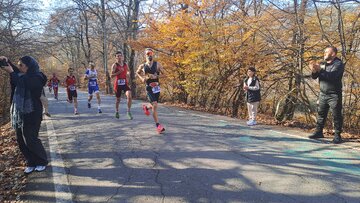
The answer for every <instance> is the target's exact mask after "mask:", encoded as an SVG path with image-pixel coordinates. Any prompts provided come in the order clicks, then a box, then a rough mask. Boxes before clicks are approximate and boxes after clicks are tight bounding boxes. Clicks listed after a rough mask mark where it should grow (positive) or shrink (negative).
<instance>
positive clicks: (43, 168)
mask: <svg viewBox="0 0 360 203" xmlns="http://www.w3.org/2000/svg"><path fill="white" fill-rule="evenodd" d="M45 169H46V166H36V167H35V171H38V172H41V171H44V170H45Z"/></svg>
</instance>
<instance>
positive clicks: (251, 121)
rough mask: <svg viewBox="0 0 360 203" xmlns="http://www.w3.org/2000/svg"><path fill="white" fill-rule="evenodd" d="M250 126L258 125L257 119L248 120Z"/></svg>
mask: <svg viewBox="0 0 360 203" xmlns="http://www.w3.org/2000/svg"><path fill="white" fill-rule="evenodd" d="M247 125H248V126H253V125H256V121H255V120H250V121H249V122H247Z"/></svg>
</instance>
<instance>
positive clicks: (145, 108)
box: [143, 104, 150, 116]
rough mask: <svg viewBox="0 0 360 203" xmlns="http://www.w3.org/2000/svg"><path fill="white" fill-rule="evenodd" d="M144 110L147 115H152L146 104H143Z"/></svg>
mask: <svg viewBox="0 0 360 203" xmlns="http://www.w3.org/2000/svg"><path fill="white" fill-rule="evenodd" d="M143 110H144V114H145V115H147V116H149V115H150V111H149V109H148V107H147V106H146V105H145V104H143Z"/></svg>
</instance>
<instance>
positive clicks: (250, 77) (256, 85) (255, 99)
mask: <svg viewBox="0 0 360 203" xmlns="http://www.w3.org/2000/svg"><path fill="white" fill-rule="evenodd" d="M255 73H256V69H255V67H249V68H248V70H247V77H246V78H245V80H244V85H243V89H244V91H245V93H246V94H245V95H246V104H247V108H248V113H249V121H247V122H246V124H247V125H249V126H252V125H256V124H257V123H256V115H257V109H258V106H259V103H260V100H261V95H260V81H259V78H258V77H256V75H255Z"/></svg>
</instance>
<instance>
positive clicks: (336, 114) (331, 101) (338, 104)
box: [316, 93, 343, 134]
mask: <svg viewBox="0 0 360 203" xmlns="http://www.w3.org/2000/svg"><path fill="white" fill-rule="evenodd" d="M329 109H330V110H331V112H332V115H333V118H334V129H335V133H336V134H340V133H341V132H342V127H343V116H342V94H323V93H320V97H319V107H318V117H317V125H316V130H317V131H320V132H322V130H323V128H324V126H325V122H326V118H327V115H328V113H329Z"/></svg>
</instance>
